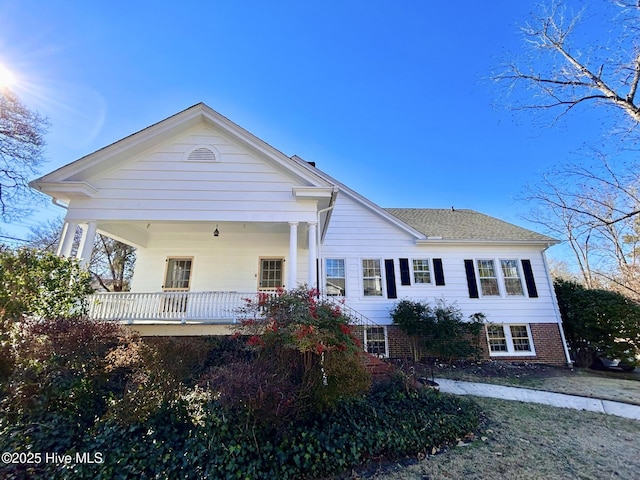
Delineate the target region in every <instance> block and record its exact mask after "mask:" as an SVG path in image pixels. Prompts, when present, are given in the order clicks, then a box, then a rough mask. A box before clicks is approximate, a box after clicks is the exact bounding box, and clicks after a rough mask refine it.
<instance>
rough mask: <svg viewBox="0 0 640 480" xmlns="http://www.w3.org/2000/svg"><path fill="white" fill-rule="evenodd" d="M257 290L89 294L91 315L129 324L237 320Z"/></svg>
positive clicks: (253, 299) (95, 317)
mask: <svg viewBox="0 0 640 480" xmlns="http://www.w3.org/2000/svg"><path fill="white" fill-rule="evenodd" d="M258 295H259V294H258V293H256V292H188V291H182V292H155V293H132V292H101V293H94V294H93V295H90V296H89V297H88V308H89V310H88V316H89V318H91V319H94V320H107V321H120V322H123V323H126V324H129V325H131V324H134V323H135V324H139V323H146V324H154V323H160V324H186V323H199V324H208V323H214V324H235V323H238V321H239V320H241V319H242V318H245V316H246V314H247V312H246V306H247V304H250V303H255V302H257V301H258Z"/></svg>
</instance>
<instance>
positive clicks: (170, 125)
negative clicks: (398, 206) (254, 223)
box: [29, 103, 333, 196]
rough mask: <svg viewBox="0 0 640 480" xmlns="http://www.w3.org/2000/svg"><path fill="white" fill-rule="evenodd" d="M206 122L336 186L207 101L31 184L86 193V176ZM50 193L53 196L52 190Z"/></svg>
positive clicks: (316, 181) (315, 180)
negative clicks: (62, 186) (207, 103)
mask: <svg viewBox="0 0 640 480" xmlns="http://www.w3.org/2000/svg"><path fill="white" fill-rule="evenodd" d="M202 122H204V123H205V124H209V125H212V126H214V127H216V128H218V129H220V130H221V131H222V132H224V133H226V134H228V135H230V136H231V137H232V138H233V139H234V140H236V141H238V142H240V143H241V144H242V145H243V146H245V147H247V148H250V149H252V150H253V151H256V152H258V153H260V154H262V155H264V156H265V157H267V158H269V159H270V160H271V161H272V162H274V163H275V164H278V165H280V166H282V167H284V168H286V169H288V170H289V171H290V172H291V173H293V174H295V175H297V176H299V177H300V178H301V179H305V180H306V181H307V182H308V183H309V184H311V185H314V186H323V187H332V186H333V185H331V184H329V183H327V182H326V180H325V179H324V178H322V176H321V175H318V173H317V172H316V171H315V169H313V168H312V167H311V166H310V165H307V164H306V162H304V161H301V160H299V159H297V158H292V157H288V156H287V155H285V154H283V153H282V152H281V151H279V150H277V149H276V148H274V147H272V146H271V145H269V144H268V143H266V142H265V141H263V140H261V139H260V138H258V137H256V136H255V135H253V134H252V133H251V132H249V131H247V130H245V129H244V128H242V127H241V126H239V125H238V124H236V123H234V122H232V121H231V120H229V119H228V118H227V117H225V116H223V115H221V114H220V113H218V112H216V111H215V110H213V109H212V108H210V107H208V106H207V105H205V104H204V103H198V104H196V105H193V106H191V107H189V108H187V109H185V110H183V111H181V112H178V113H176V114H174V115H171V116H170V117H167V118H165V119H164V120H161V121H159V122H157V123H154V124H153V125H150V126H148V127H146V128H144V129H142V130H140V131H138V132H136V133H133V134H131V135H128V136H126V137H124V138H122V139H121V140H118V141H116V142H114V143H112V144H110V145H107V146H106V147H103V148H101V149H99V150H97V151H95V152H93V153H90V154H88V155H85V156H84V157H82V158H80V159H78V160H75V161H73V162H71V163H69V164H66V165H64V166H62V167H60V168H58V169H56V170H54V171H53V172H50V173H47V174H46V175H43V176H42V177H40V178H37V179H35V180H32V181H31V182H29V184H30V185H31V186H32V187H34V188H36V189H39V190H42V191H44V192H45V193H49V192H48V191H47V190H55V191H56V193H57V192H59V191H60V186H61V185H65V186H67V190H78V191H81V193H83V194H84V193H85V192H89V191H90V190H91V188H92V186H91V185H89V184H87V183H86V181H85V178H86V177H88V176H92V175H95V174H96V173H98V172H100V171H103V170H106V169H111V168H114V166H115V165H116V164H118V163H119V162H124V161H127V160H128V159H129V158H131V157H132V156H133V155H135V154H136V153H140V152H143V151H145V150H147V149H149V148H150V147H152V146H154V145H155V144H157V143H158V142H160V141H162V140H164V139H165V138H166V137H167V136H171V135H178V134H180V133H182V132H185V131H186V130H188V129H189V128H191V127H193V126H194V125H197V124H199V123H202ZM49 194H50V195H51V193H49ZM88 195H89V194H88ZM52 196H55V195H52Z"/></svg>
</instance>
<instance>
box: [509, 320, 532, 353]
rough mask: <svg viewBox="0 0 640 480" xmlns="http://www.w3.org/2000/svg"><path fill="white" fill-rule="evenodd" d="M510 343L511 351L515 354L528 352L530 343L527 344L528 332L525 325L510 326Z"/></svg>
mask: <svg viewBox="0 0 640 480" xmlns="http://www.w3.org/2000/svg"><path fill="white" fill-rule="evenodd" d="M509 329H510V330H511V341H512V342H513V349H514V350H515V351H516V352H530V351H531V343H530V342H529V332H528V331H527V327H526V325H511V326H510V327H509Z"/></svg>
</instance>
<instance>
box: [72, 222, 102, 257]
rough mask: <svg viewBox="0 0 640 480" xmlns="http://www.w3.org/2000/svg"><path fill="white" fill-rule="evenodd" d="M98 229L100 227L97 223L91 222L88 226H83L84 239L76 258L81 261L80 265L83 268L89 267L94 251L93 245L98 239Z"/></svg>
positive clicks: (81, 240) (81, 241)
mask: <svg viewBox="0 0 640 480" xmlns="http://www.w3.org/2000/svg"><path fill="white" fill-rule="evenodd" d="M97 229H98V225H97V224H96V222H89V223H87V224H86V225H82V238H81V239H80V245H79V246H78V253H77V255H76V257H77V258H78V259H79V260H80V265H82V266H83V267H88V266H89V262H90V261H91V252H92V251H93V243H94V241H95V238H96V231H97Z"/></svg>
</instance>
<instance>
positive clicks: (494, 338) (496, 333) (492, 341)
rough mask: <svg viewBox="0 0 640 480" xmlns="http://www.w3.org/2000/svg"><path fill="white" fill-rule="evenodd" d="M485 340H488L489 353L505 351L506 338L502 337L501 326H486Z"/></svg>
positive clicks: (502, 330)
mask: <svg viewBox="0 0 640 480" xmlns="http://www.w3.org/2000/svg"><path fill="white" fill-rule="evenodd" d="M487 338H488V339H489V350H490V351H491V352H506V351H507V337H505V335H504V328H502V325H489V326H487Z"/></svg>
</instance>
